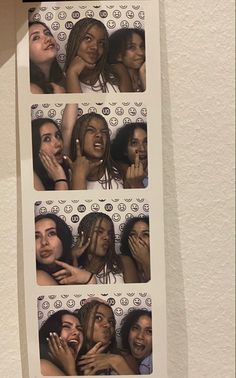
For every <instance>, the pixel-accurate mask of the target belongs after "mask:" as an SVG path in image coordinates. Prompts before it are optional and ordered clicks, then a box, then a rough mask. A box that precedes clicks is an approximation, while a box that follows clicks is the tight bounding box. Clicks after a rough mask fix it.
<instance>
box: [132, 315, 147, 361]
mask: <svg viewBox="0 0 236 378" xmlns="http://www.w3.org/2000/svg"><path fill="white" fill-rule="evenodd" d="M128 342H129V346H130V352H131V354H132V356H133V357H134V358H135V359H136V360H138V361H141V360H143V359H144V358H145V357H147V356H149V355H150V354H151V352H152V319H151V318H150V317H149V316H147V315H142V316H140V317H139V319H138V320H137V321H136V323H134V324H133V326H132V327H131V329H130V332H129V338H128Z"/></svg>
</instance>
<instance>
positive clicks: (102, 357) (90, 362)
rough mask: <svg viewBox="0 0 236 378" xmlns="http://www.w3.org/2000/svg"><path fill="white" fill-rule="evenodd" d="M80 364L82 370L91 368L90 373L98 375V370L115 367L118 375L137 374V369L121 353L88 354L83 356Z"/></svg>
mask: <svg viewBox="0 0 236 378" xmlns="http://www.w3.org/2000/svg"><path fill="white" fill-rule="evenodd" d="M78 365H79V366H80V368H81V371H86V370H87V369H91V370H90V372H89V374H90V375H96V373H97V372H99V371H101V372H102V371H103V370H105V369H113V370H115V372H116V373H117V374H118V375H125V374H127V375H133V374H136V371H135V370H133V368H131V367H130V365H129V364H128V362H127V361H126V360H125V358H124V357H123V356H121V355H120V354H111V353H98V354H93V355H91V354H89V355H88V354H87V355H85V356H82V357H81V359H80V361H79V364H78Z"/></svg>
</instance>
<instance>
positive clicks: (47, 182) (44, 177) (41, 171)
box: [31, 118, 69, 190]
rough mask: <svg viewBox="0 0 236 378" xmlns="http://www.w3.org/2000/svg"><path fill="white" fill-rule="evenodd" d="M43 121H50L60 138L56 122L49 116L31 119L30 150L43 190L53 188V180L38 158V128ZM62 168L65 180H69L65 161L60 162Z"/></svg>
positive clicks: (39, 145)
mask: <svg viewBox="0 0 236 378" xmlns="http://www.w3.org/2000/svg"><path fill="white" fill-rule="evenodd" d="M45 123H52V124H53V125H54V126H55V127H56V128H57V130H58V131H59V133H60V136H61V140H63V138H62V133H61V130H60V128H59V126H58V124H57V123H56V122H55V121H53V120H52V119H51V118H36V119H34V120H33V121H32V124H31V132H32V150H33V169H34V172H35V173H36V174H37V176H38V177H39V178H40V180H41V182H42V184H43V186H44V188H45V190H53V189H54V185H55V184H54V181H53V180H52V179H51V178H50V177H49V176H48V173H47V171H46V169H45V168H44V166H43V164H42V162H41V160H40V158H39V151H40V148H41V137H40V129H41V127H42V126H43V125H45ZM61 166H62V168H63V169H64V171H65V174H66V177H67V180H68V181H69V170H68V167H67V165H66V163H65V162H64V160H63V162H62V164H61Z"/></svg>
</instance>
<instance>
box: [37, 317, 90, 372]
mask: <svg viewBox="0 0 236 378" xmlns="http://www.w3.org/2000/svg"><path fill="white" fill-rule="evenodd" d="M64 315H72V316H74V317H75V318H77V319H78V313H75V312H74V313H73V312H70V311H68V310H60V311H57V312H55V313H54V314H52V315H51V316H50V317H49V318H48V319H47V320H46V321H45V322H44V323H43V325H42V326H41V328H40V330H39V354H40V359H45V360H48V361H51V362H52V363H54V364H55V361H54V360H52V358H51V357H50V352H49V347H48V341H47V338H49V337H50V333H53V332H55V333H57V335H58V336H60V335H61V330H62V318H63V316H64ZM83 353H84V351H83V349H82V348H81V350H80V351H79V355H82V354H83ZM78 357H79V356H77V361H78ZM60 369H61V367H60Z"/></svg>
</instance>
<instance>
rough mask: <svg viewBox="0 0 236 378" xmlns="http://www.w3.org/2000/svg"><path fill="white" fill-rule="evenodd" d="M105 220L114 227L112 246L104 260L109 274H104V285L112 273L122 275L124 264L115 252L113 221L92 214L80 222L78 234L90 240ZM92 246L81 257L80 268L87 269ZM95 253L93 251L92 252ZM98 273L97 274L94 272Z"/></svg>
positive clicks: (106, 217)
mask: <svg viewBox="0 0 236 378" xmlns="http://www.w3.org/2000/svg"><path fill="white" fill-rule="evenodd" d="M103 219H106V220H107V221H108V222H109V223H110V224H111V226H112V235H111V245H110V247H109V250H108V251H107V253H106V255H105V256H104V258H103V267H105V265H107V272H106V273H104V277H103V278H104V280H105V282H104V283H109V282H108V276H109V273H110V272H112V273H113V274H119V273H122V264H121V261H120V258H119V256H118V255H117V254H116V251H115V231H114V224H113V222H112V220H111V218H110V217H109V216H108V215H107V214H104V213H100V212H91V213H89V214H87V215H85V217H84V218H83V219H82V220H81V221H80V224H79V227H78V234H79V235H80V234H81V232H83V234H84V238H85V240H88V238H89V237H90V238H92V235H93V234H94V229H95V227H96V226H99V225H100V224H101V222H102V221H103ZM89 248H90V246H88V248H87V249H86V250H85V252H84V253H83V254H82V255H81V256H80V257H79V259H78V266H83V267H85V268H86V266H87V265H88V263H89V260H88V252H90V251H89ZM91 252H93V251H91ZM94 273H97V272H94Z"/></svg>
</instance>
